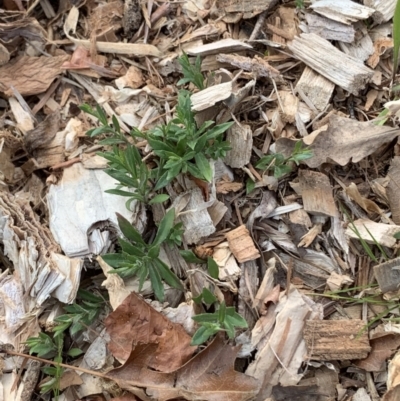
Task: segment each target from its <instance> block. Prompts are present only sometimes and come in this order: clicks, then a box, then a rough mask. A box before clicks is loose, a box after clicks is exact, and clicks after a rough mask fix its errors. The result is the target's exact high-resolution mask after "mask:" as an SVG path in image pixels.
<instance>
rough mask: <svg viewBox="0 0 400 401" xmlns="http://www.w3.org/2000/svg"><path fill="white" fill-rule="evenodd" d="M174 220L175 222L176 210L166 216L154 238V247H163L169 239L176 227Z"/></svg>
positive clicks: (170, 211) (171, 210)
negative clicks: (173, 228)
mask: <svg viewBox="0 0 400 401" xmlns="http://www.w3.org/2000/svg"><path fill="white" fill-rule="evenodd" d="M174 220H175V209H174V208H172V209H170V210H169V211H168V212H167V213H166V214H165V216H164V217H163V218H162V220H161V221H160V225H159V227H158V230H157V235H156V238H154V241H153V243H152V245H153V246H154V245H161V244H162V243H163V242H164V241H165V240H166V239H167V238H168V235H169V233H170V231H171V230H172V227H173V226H174Z"/></svg>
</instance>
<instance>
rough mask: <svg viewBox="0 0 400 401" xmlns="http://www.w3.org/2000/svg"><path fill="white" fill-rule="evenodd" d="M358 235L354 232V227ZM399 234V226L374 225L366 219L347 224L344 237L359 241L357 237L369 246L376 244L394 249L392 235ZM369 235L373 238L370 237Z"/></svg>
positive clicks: (394, 244) (394, 241)
mask: <svg viewBox="0 0 400 401" xmlns="http://www.w3.org/2000/svg"><path fill="white" fill-rule="evenodd" d="M353 225H354V226H355V229H356V230H357V231H358V234H356V233H355V232H354V227H353ZM398 232H400V226H396V225H394V224H384V223H375V222H374V221H371V220H368V219H358V220H355V221H353V223H352V224H349V225H348V226H347V229H346V235H347V236H348V237H350V238H352V239H355V240H359V236H361V238H362V239H363V240H365V241H366V242H368V243H369V244H375V243H376V242H378V243H379V244H381V245H382V246H387V247H389V248H394V247H395V246H396V242H397V241H396V239H395V238H394V237H393V235H394V234H396V233H398ZM371 234H372V236H373V238H372V237H371Z"/></svg>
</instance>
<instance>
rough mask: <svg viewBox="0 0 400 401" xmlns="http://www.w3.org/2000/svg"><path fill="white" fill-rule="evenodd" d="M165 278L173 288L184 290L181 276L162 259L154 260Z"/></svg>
mask: <svg viewBox="0 0 400 401" xmlns="http://www.w3.org/2000/svg"><path fill="white" fill-rule="evenodd" d="M154 263H155V265H156V266H157V268H158V271H159V273H160V276H161V277H162V278H163V280H164V281H165V282H166V283H167V284H169V285H170V286H171V287H173V288H177V289H178V290H182V291H183V285H182V282H181V280H179V277H178V276H177V275H176V274H175V273H174V272H173V271H172V270H171V269H170V268H169V267H168V266H167V265H166V264H165V263H164V262H163V261H162V260H160V259H156V260H155V261H154Z"/></svg>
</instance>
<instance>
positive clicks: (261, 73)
mask: <svg viewBox="0 0 400 401" xmlns="http://www.w3.org/2000/svg"><path fill="white" fill-rule="evenodd" d="M217 61H218V62H220V63H229V64H231V65H233V66H235V67H238V68H241V69H242V70H244V71H250V72H252V73H253V75H254V77H255V78H258V77H269V78H271V77H272V78H277V77H279V76H280V72H279V71H278V70H277V69H276V68H274V67H272V65H270V64H268V63H267V62H266V61H265V60H263V59H262V58H261V57H259V56H255V57H254V58H250V57H243V56H238V55H236V54H235V55H233V54H219V55H217Z"/></svg>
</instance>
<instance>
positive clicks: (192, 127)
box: [143, 90, 233, 190]
mask: <svg viewBox="0 0 400 401" xmlns="http://www.w3.org/2000/svg"><path fill="white" fill-rule="evenodd" d="M191 107H192V106H191V100H190V92H188V91H185V90H182V91H180V92H179V94H178V104H177V105H176V117H175V118H174V119H173V120H171V121H170V122H169V123H168V124H166V125H162V126H159V127H156V128H155V129H152V130H150V131H149V132H148V133H147V134H145V135H144V136H143V137H144V138H146V139H147V141H148V143H149V144H150V146H151V147H152V149H153V152H154V154H155V155H157V156H158V157H159V159H160V166H161V167H160V168H161V172H160V177H159V179H158V181H157V183H156V185H155V188H154V189H155V190H159V189H161V188H163V187H164V186H166V185H167V184H169V183H170V182H171V181H172V180H173V179H174V178H175V177H176V176H177V175H178V174H180V173H190V174H191V175H192V176H194V177H196V178H199V179H201V180H205V181H208V182H211V180H212V168H211V165H210V162H209V160H210V159H214V160H216V159H218V158H220V157H224V156H225V155H226V152H227V151H228V150H230V146H229V143H228V142H226V141H224V140H223V134H224V133H225V131H226V130H227V129H228V128H229V127H231V126H232V124H233V122H229V123H224V124H219V125H214V122H213V121H206V122H205V123H203V124H202V125H201V127H200V128H197V124H196V121H195V118H194V112H193V111H192V109H191ZM213 125H214V126H213Z"/></svg>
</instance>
